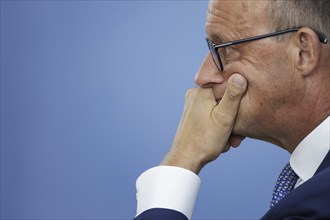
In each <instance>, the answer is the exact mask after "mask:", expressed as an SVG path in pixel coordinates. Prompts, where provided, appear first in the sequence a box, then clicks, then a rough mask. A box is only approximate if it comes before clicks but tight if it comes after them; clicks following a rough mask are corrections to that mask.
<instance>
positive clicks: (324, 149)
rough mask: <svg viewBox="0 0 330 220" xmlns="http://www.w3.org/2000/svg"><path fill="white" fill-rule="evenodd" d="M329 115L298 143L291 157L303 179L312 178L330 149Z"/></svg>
mask: <svg viewBox="0 0 330 220" xmlns="http://www.w3.org/2000/svg"><path fill="white" fill-rule="evenodd" d="M329 118H330V117H329V116H328V117H327V118H326V119H325V120H324V121H323V122H322V123H321V124H319V125H318V126H317V127H316V128H315V129H314V130H313V131H312V132H311V133H310V134H308V135H307V136H306V137H305V138H304V139H303V140H302V141H301V142H300V144H298V146H297V147H296V149H295V150H294V151H293V153H292V155H291V158H290V165H291V167H292V169H293V170H294V172H295V173H296V174H297V175H298V176H299V178H300V179H302V180H303V181H307V180H308V179H310V178H311V177H312V176H313V175H314V174H315V172H316V170H317V168H318V167H319V166H320V164H321V163H322V161H323V159H324V158H325V156H326V155H327V153H328V152H329V150H330V144H329V142H330V141H329V130H330V125H329V123H330V119H329Z"/></svg>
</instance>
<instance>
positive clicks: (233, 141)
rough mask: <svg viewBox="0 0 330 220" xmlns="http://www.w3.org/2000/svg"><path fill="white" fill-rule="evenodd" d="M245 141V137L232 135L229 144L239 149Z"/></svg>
mask: <svg viewBox="0 0 330 220" xmlns="http://www.w3.org/2000/svg"><path fill="white" fill-rule="evenodd" d="M244 139H245V137H244V136H241V135H236V134H232V135H231V136H230V138H229V140H228V143H229V145H230V146H233V147H238V146H239V145H240V144H241V143H242V141H243V140H244Z"/></svg>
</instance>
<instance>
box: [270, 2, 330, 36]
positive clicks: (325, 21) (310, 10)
mask: <svg viewBox="0 0 330 220" xmlns="http://www.w3.org/2000/svg"><path fill="white" fill-rule="evenodd" d="M269 9H270V16H271V17H270V19H271V20H272V23H271V29H275V30H283V29H288V28H293V27H303V26H305V27H310V28H312V29H314V30H315V31H318V32H321V33H323V34H324V35H326V36H327V37H328V38H329V37H330V19H329V14H330V0H271V1H270V2H269Z"/></svg>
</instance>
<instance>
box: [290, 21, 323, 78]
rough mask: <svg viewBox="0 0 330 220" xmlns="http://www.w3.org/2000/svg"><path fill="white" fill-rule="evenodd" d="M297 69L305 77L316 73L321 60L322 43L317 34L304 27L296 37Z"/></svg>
mask: <svg viewBox="0 0 330 220" xmlns="http://www.w3.org/2000/svg"><path fill="white" fill-rule="evenodd" d="M294 40H295V45H296V46H297V49H298V51H297V52H298V53H296V59H295V60H296V67H297V69H298V70H300V71H299V72H301V73H302V74H303V75H304V76H308V75H310V74H312V73H313V72H315V70H316V68H317V66H318V63H319V60H320V42H319V38H318V36H317V34H316V33H315V32H314V31H313V30H312V29H310V28H307V27H303V28H300V29H299V31H298V32H297V33H296V35H295V38H294Z"/></svg>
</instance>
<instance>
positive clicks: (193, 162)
mask: <svg viewBox="0 0 330 220" xmlns="http://www.w3.org/2000/svg"><path fill="white" fill-rule="evenodd" d="M160 165H163V166H176V167H181V168H184V169H187V170H190V171H192V172H194V173H195V174H197V175H198V174H199V172H200V171H201V169H202V168H203V166H204V165H205V163H203V162H202V159H200V158H199V157H198V156H192V155H189V156H188V155H186V154H184V153H180V152H173V151H169V152H168V153H167V154H166V155H165V157H164V159H163V161H162V162H161V164H160Z"/></svg>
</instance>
